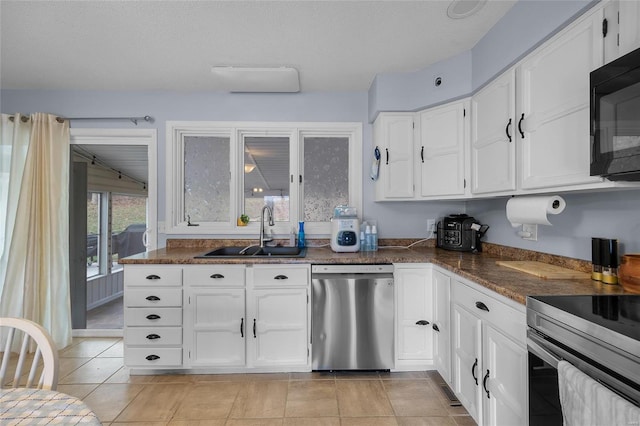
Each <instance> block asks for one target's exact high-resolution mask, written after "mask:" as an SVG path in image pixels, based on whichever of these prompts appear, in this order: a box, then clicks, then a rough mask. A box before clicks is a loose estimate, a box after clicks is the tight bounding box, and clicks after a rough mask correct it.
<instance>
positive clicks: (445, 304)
mask: <svg viewBox="0 0 640 426" xmlns="http://www.w3.org/2000/svg"><path fill="white" fill-rule="evenodd" d="M431 278H432V282H433V301H434V304H433V325H432V329H433V330H434V333H433V358H434V362H435V366H436V369H437V370H438V373H440V375H441V376H442V378H443V379H444V380H445V382H447V383H448V384H449V385H451V383H452V382H451V340H450V338H449V336H450V333H451V325H450V319H449V318H450V310H449V295H450V287H451V278H450V277H449V276H448V275H445V274H443V273H442V272H440V271H438V270H435V269H434V270H433V273H432V277H431Z"/></svg>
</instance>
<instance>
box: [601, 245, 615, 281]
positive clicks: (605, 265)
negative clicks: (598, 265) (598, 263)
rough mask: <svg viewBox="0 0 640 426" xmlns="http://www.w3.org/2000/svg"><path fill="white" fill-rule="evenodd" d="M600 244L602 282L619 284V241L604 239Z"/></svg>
mask: <svg viewBox="0 0 640 426" xmlns="http://www.w3.org/2000/svg"><path fill="white" fill-rule="evenodd" d="M600 242H601V243H600V254H601V256H602V282H603V283H605V284H618V240H610V239H606V238H603V239H601V240H600Z"/></svg>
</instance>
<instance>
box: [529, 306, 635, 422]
mask: <svg viewBox="0 0 640 426" xmlns="http://www.w3.org/2000/svg"><path fill="white" fill-rule="evenodd" d="M527 325H528V329H527V348H528V351H529V365H528V385H529V425H530V426H535V425H544V426H553V425H562V408H561V406H560V399H559V396H558V372H557V366H558V362H559V361H560V360H565V361H568V362H570V363H571V364H573V366H575V367H576V368H578V369H579V370H581V371H582V372H584V373H586V374H587V375H589V376H590V377H592V378H593V379H595V380H597V381H598V382H600V383H601V384H603V385H604V386H606V387H607V388H609V389H611V390H612V391H614V392H615V393H617V394H618V395H620V396H622V397H623V398H625V399H627V400H628V401H630V402H631V403H633V404H635V405H637V406H640V296H634V295H615V296H614V295H612V296H531V297H528V298H527Z"/></svg>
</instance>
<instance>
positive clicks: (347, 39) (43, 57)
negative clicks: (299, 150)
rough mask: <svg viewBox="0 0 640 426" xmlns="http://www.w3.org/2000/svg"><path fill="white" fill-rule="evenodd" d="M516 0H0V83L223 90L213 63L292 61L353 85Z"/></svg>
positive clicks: (429, 50)
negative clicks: (465, 7) (469, 7)
mask: <svg viewBox="0 0 640 426" xmlns="http://www.w3.org/2000/svg"><path fill="white" fill-rule="evenodd" d="M515 1H516V0H489V1H488V2H487V3H486V5H485V7H484V8H483V9H481V10H480V12H478V13H477V14H476V15H474V16H471V17H469V18H466V19H450V18H448V17H447V15H446V10H447V7H448V6H449V4H450V1H448V0H447V1H445V0H430V1H427V0H425V1H393V0H388V1H365V0H362V1H311V0H307V1H304V0H294V1H266V0H265V1H241V0H237V1H7V0H2V1H1V2H0V15H1V29H0V31H1V33H0V36H1V46H0V47H1V57H0V59H1V68H0V73H1V74H0V85H1V87H2V88H4V89H86V90H222V89H223V88H222V87H220V86H219V84H218V83H217V82H216V81H215V80H214V78H213V76H212V75H211V67H213V66H260V67H269V66H292V67H295V68H297V69H298V70H299V72H300V83H301V90H302V91H363V90H367V89H368V88H369V86H370V84H371V82H372V81H373V78H374V77H375V75H376V74H378V73H389V72H409V71H416V70H419V69H422V68H425V67H427V66H429V65H431V64H433V63H436V62H439V61H442V60H444V59H447V58H449V57H452V56H455V55H457V54H459V53H461V52H463V51H466V50H469V49H471V48H472V47H473V46H474V45H475V44H476V43H477V42H478V40H480V39H481V38H482V36H484V34H486V32H487V31H488V30H489V29H490V28H491V27H492V26H493V25H494V24H495V23H496V22H497V21H498V20H499V19H500V18H501V17H502V16H503V15H504V14H505V13H506V12H507V11H508V10H509V8H510V7H511V6H512V5H513V4H514V3H515Z"/></svg>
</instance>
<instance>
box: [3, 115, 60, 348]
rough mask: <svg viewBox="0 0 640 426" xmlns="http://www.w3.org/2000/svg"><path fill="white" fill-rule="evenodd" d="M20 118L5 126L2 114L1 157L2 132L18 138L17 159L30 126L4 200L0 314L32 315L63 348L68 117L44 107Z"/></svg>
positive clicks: (13, 139) (12, 155)
mask: <svg viewBox="0 0 640 426" xmlns="http://www.w3.org/2000/svg"><path fill="white" fill-rule="evenodd" d="M19 118H20V117H19V116H15V118H14V121H13V126H8V124H6V123H8V120H6V121H5V116H3V117H2V125H3V128H2V138H3V140H2V146H3V153H2V155H3V157H4V156H5V152H4V146H5V144H6V145H9V143H5V142H7V141H5V135H7V137H8V138H9V137H10V139H11V140H12V142H15V141H19V143H18V148H17V150H16V153H15V154H16V155H17V157H16V158H12V159H11V162H12V163H13V161H14V160H15V163H16V164H18V163H19V162H20V159H21V158H20V156H21V155H22V151H23V148H24V147H23V145H24V133H25V132H26V131H27V129H25V128H24V125H25V124H26V125H29V127H30V128H29V129H28V133H29V142H28V148H27V150H26V155H25V156H24V165H23V167H22V171H21V170H20V169H21V167H20V166H19V165H17V166H16V167H15V168H13V169H11V170H10V178H9V179H8V181H9V185H8V186H10V190H9V191H8V196H7V197H6V198H7V203H6V206H2V207H5V209H6V210H5V211H6V212H7V213H9V214H11V212H12V211H13V217H11V216H9V215H7V221H6V222H7V223H6V224H5V234H4V240H5V241H4V244H3V245H4V247H5V248H4V250H3V252H2V256H1V257H2V261H1V262H2V263H0V265H2V266H3V268H6V270H5V271H4V272H3V274H4V276H2V275H0V279H2V281H0V290H1V293H2V297H1V300H0V316H10V317H22V318H27V319H30V320H32V321H35V322H37V323H39V324H41V325H42V326H44V327H45V328H46V329H47V330H48V331H49V332H50V334H51V336H52V338H53V340H54V341H55V343H56V345H57V346H58V348H64V347H65V346H67V345H69V344H70V343H71V304H70V296H69V291H70V290H69V123H68V121H65V122H63V123H59V122H58V121H57V120H56V116H54V115H49V114H44V113H36V114H33V115H31V117H30V120H29V121H28V122H27V123H22V121H21V120H20V119H19ZM5 127H6V128H5ZM10 127H11V128H10ZM10 134H12V135H11V136H10ZM11 157H14V152H13V149H12V151H11ZM3 163H4V160H3ZM21 172H22V173H21ZM14 173H15V175H14ZM3 180H4V178H3ZM16 192H17V193H16ZM4 213H5V212H0V214H4ZM11 222H13V223H11Z"/></svg>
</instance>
